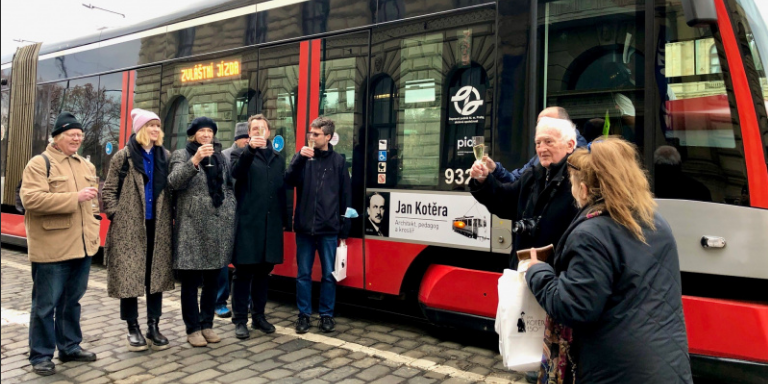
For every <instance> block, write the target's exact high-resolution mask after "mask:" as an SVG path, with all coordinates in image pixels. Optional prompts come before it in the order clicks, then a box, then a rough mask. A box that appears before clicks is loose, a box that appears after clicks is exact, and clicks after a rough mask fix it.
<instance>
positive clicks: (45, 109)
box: [32, 81, 70, 154]
mask: <svg viewBox="0 0 768 384" xmlns="http://www.w3.org/2000/svg"><path fill="white" fill-rule="evenodd" d="M68 85H70V83H68V82H66V81H61V82H58V83H47V84H42V85H38V86H37V97H36V99H35V119H34V122H33V126H32V134H33V136H34V137H33V138H32V153H33V154H38V153H42V152H43V151H44V150H45V148H46V147H47V146H48V139H49V138H50V134H51V131H52V130H53V124H54V122H55V121H56V117H57V116H58V115H59V113H61V111H63V110H64V105H63V102H64V95H65V93H66V92H67V86H68Z"/></svg>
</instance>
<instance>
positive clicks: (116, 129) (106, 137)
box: [81, 72, 123, 184]
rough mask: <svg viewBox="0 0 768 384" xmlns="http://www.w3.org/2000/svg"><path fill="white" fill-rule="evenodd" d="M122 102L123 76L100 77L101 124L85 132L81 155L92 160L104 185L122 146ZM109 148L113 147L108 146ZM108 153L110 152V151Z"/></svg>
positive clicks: (99, 122) (117, 74)
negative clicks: (111, 162)
mask: <svg viewBox="0 0 768 384" xmlns="http://www.w3.org/2000/svg"><path fill="white" fill-rule="evenodd" d="M122 101H123V73H122V72H118V73H112V74H109V75H104V76H100V77H99V89H98V108H99V114H98V117H97V118H98V120H97V122H96V124H93V125H92V127H91V131H90V135H89V132H87V131H86V132H85V140H83V145H82V146H81V148H82V150H83V151H82V154H83V155H85V156H90V159H91V163H93V165H95V166H96V174H97V175H98V176H99V179H100V182H101V183H102V184H103V183H104V180H106V178H107V172H108V171H109V162H110V161H111V160H112V156H114V155H115V153H116V152H117V150H116V148H118V145H119V142H120V112H121V104H122ZM107 144H110V145H107ZM107 149H109V151H107Z"/></svg>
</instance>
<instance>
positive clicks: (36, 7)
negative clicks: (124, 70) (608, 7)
mask: <svg viewBox="0 0 768 384" xmlns="http://www.w3.org/2000/svg"><path fill="white" fill-rule="evenodd" d="M94 1H95V2H93V1H91V0H7V1H2V2H0V11H1V12H0V28H1V29H2V33H0V36H2V49H1V51H2V56H6V55H7V54H13V53H14V52H15V51H16V47H19V46H21V45H26V44H28V43H25V42H17V41H14V39H21V40H30V41H42V42H47V43H55V42H60V41H66V40H70V39H72V38H76V37H82V36H88V35H91V34H95V33H98V30H99V28H104V27H107V28H115V27H120V26H126V25H132V24H136V23H140V22H142V21H146V20H150V19H153V18H156V17H159V16H163V15H166V14H169V13H173V12H176V11H179V10H182V9H184V8H193V7H195V6H196V5H199V4H201V3H206V2H207V1H206V0H185V1H173V0H94ZM647 1H651V0H647ZM754 1H755V3H757V5H758V7H759V8H760V9H761V12H762V14H763V17H764V18H765V17H768V0H754ZM82 4H92V5H94V6H97V7H101V8H106V9H109V10H111V11H115V12H119V13H122V14H124V15H125V18H123V17H122V16H120V15H115V14H113V13H109V12H105V11H101V10H96V9H88V8H86V7H84V6H83V5H82Z"/></svg>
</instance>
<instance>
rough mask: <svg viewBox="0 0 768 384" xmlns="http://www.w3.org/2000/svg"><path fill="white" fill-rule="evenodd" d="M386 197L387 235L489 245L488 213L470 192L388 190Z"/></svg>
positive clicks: (425, 240) (428, 240) (441, 242)
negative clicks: (424, 192)
mask: <svg viewBox="0 0 768 384" xmlns="http://www.w3.org/2000/svg"><path fill="white" fill-rule="evenodd" d="M385 200H386V205H387V211H388V212H387V213H388V215H387V216H388V221H389V223H388V224H389V236H388V237H390V238H394V239H408V240H417V241H420V242H427V243H439V244H446V245H461V246H464V247H472V248H477V249H481V250H488V249H490V247H491V241H490V237H491V215H490V213H489V212H488V210H487V209H486V208H485V207H484V206H483V205H482V204H479V203H478V202H477V201H476V200H475V199H474V198H473V197H472V196H471V195H469V194H466V195H465V194H423V193H407V192H404V193H403V192H390V193H386V198H385Z"/></svg>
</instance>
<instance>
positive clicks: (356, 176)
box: [319, 32, 369, 237]
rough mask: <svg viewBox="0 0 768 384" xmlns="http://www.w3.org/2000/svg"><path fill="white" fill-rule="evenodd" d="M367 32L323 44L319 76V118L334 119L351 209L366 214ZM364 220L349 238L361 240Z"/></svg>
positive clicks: (334, 140) (335, 145) (357, 222)
mask: <svg viewBox="0 0 768 384" xmlns="http://www.w3.org/2000/svg"><path fill="white" fill-rule="evenodd" d="M368 49H369V47H368V33H367V32H362V33H355V34H348V35H344V36H340V37H334V38H328V39H326V40H325V44H324V45H323V55H322V57H323V60H322V70H321V74H320V77H321V79H320V84H321V89H320V109H319V112H320V115H324V116H327V117H330V118H331V119H333V121H334V124H335V126H336V132H335V134H334V136H333V138H332V140H331V142H332V144H333V150H334V151H335V152H337V153H339V154H341V156H343V157H344V159H345V161H346V168H347V171H348V172H349V174H350V178H351V187H352V202H351V203H352V208H354V209H356V210H357V211H358V212H363V208H364V202H363V198H362V197H363V188H364V184H365V180H364V173H365V172H364V171H365V166H364V164H365V132H364V130H363V127H364V125H365V120H364V119H363V116H364V109H365V106H364V105H363V104H364V100H365V97H364V96H363V95H364V94H365V86H366V80H367V79H366V77H367V74H368ZM362 234H363V226H362V221H361V220H354V221H353V222H352V225H351V230H350V235H351V236H354V237H362Z"/></svg>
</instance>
